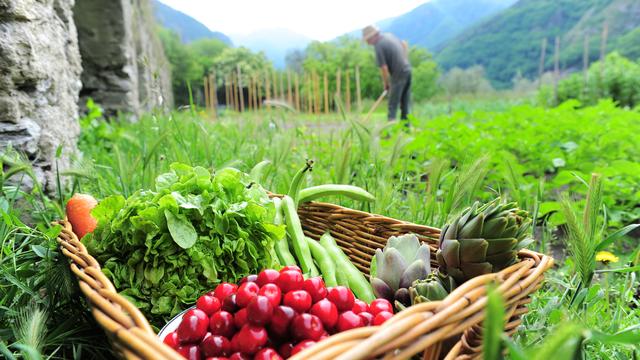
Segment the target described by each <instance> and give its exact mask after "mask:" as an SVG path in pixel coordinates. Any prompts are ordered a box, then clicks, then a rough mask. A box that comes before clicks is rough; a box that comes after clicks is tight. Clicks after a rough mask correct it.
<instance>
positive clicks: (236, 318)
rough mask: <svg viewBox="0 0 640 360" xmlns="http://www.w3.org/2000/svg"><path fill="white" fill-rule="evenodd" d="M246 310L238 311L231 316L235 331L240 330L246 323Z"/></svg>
mask: <svg viewBox="0 0 640 360" xmlns="http://www.w3.org/2000/svg"><path fill="white" fill-rule="evenodd" d="M247 318H248V317H247V309H246V308H244V309H240V310H238V312H236V313H235V314H234V315H233V324H234V325H235V326H236V329H240V328H241V327H243V326H244V324H246V323H247Z"/></svg>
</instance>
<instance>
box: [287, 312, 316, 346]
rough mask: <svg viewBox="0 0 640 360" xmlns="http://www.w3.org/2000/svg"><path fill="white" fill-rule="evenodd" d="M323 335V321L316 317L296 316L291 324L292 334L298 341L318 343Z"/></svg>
mask: <svg viewBox="0 0 640 360" xmlns="http://www.w3.org/2000/svg"><path fill="white" fill-rule="evenodd" d="M323 333H324V327H322V321H320V319H319V318H318V317H317V316H315V315H311V314H300V315H296V317H294V318H293V321H292V322H291V334H292V335H293V337H294V338H296V339H298V340H314V341H317V340H319V339H320V336H322V334H323Z"/></svg>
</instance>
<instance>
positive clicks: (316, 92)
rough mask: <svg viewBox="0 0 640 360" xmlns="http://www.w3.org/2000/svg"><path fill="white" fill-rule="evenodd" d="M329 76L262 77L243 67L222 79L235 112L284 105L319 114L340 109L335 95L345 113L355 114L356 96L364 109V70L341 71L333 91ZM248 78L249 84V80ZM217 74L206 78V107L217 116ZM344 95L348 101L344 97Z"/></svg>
mask: <svg viewBox="0 0 640 360" xmlns="http://www.w3.org/2000/svg"><path fill="white" fill-rule="evenodd" d="M329 76H330V75H329V74H328V73H327V72H324V73H322V74H318V73H317V72H316V71H313V72H307V73H303V74H298V73H296V72H291V71H286V72H282V71H281V72H276V71H269V70H265V71H263V72H262V73H261V74H253V75H246V74H245V75H244V76H243V74H242V72H241V71H240V66H238V67H237V68H236V71H235V72H232V73H231V74H226V75H224V77H222V78H221V79H220V80H222V86H223V87H224V98H223V99H222V103H223V104H225V105H226V107H227V108H228V109H233V110H235V111H256V110H260V109H262V108H264V107H265V106H271V105H273V104H274V103H280V104H283V105H286V106H289V107H291V108H293V109H295V110H296V111H298V112H306V113H312V114H316V115H319V114H321V113H325V114H328V113H329V112H330V111H333V110H336V106H335V104H334V103H333V102H332V101H331V100H332V98H333V96H334V95H335V97H336V98H337V99H340V100H341V101H342V102H343V104H344V110H345V111H347V112H351V110H352V105H353V104H352V95H354V98H355V101H356V104H355V105H356V106H357V110H358V111H361V110H362V95H361V92H360V68H359V67H356V68H355V69H354V70H353V71H351V70H350V69H347V70H344V71H343V70H341V69H338V71H337V72H336V74H335V75H333V76H335V89H330V87H331V86H330V82H329ZM352 77H353V78H354V81H355V94H352V91H351V80H352ZM247 79H248V81H247ZM217 80H219V79H218V78H217V77H216V73H215V72H212V73H210V74H209V75H208V76H205V77H204V78H203V84H204V98H205V106H206V108H207V110H208V111H211V112H212V113H213V114H215V113H216V111H217V108H218V107H219V105H220V104H219V103H218V96H217V94H218V82H217ZM343 96H344V98H343Z"/></svg>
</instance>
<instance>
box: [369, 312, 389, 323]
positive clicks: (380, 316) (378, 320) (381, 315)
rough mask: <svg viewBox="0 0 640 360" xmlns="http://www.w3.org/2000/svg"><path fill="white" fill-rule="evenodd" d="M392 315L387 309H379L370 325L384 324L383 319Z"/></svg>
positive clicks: (385, 319) (387, 318)
mask: <svg viewBox="0 0 640 360" xmlns="http://www.w3.org/2000/svg"><path fill="white" fill-rule="evenodd" d="M392 317H393V313H390V312H388V311H380V312H379V313H378V314H377V315H376V316H375V317H374V318H373V322H372V325H374V326H378V325H382V324H384V322H385V321H387V320H389V319H391V318H392Z"/></svg>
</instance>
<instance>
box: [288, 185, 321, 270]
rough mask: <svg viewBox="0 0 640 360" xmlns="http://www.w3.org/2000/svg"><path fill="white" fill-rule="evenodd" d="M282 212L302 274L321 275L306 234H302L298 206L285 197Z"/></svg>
mask: <svg viewBox="0 0 640 360" xmlns="http://www.w3.org/2000/svg"><path fill="white" fill-rule="evenodd" d="M282 210H283V212H284V219H285V222H286V224H287V233H288V234H289V237H290V238H291V244H292V245H293V252H294V253H295V254H296V257H297V258H298V264H299V265H300V268H301V269H302V272H304V273H307V274H309V275H310V276H317V275H319V273H318V269H316V267H315V265H313V258H312V257H311V251H310V250H309V244H307V241H306V240H305V239H304V232H302V224H300V218H299V217H298V213H297V212H296V206H295V204H294V203H293V199H292V198H291V197H290V196H288V195H285V196H284V197H283V198H282Z"/></svg>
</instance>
